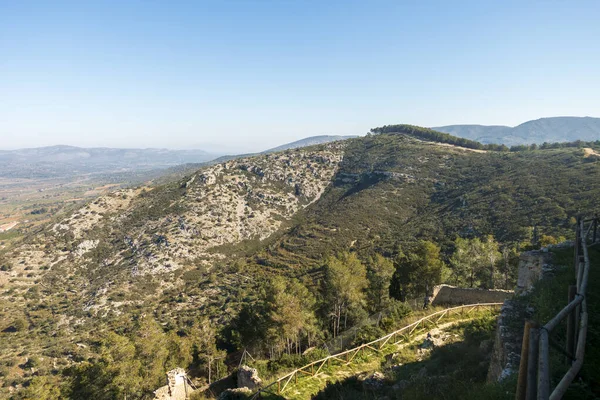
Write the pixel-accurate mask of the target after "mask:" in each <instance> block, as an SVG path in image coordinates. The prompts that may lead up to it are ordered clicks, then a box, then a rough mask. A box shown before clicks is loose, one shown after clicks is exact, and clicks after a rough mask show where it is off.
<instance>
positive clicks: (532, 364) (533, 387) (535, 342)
mask: <svg viewBox="0 0 600 400" xmlns="http://www.w3.org/2000/svg"><path fill="white" fill-rule="evenodd" d="M539 339H540V332H539V329H538V328H537V324H533V325H532V327H531V329H530V330H529V354H528V356H527V358H528V361H529V362H528V363H527V393H526V395H525V398H526V399H527V400H535V399H536V397H537V362H536V361H537V359H538V356H539V352H538V350H539Z"/></svg>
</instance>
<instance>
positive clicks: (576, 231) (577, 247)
mask: <svg viewBox="0 0 600 400" xmlns="http://www.w3.org/2000/svg"><path fill="white" fill-rule="evenodd" d="M580 219H581V217H577V227H576V228H575V246H574V247H575V277H576V278H577V277H578V276H579V226H580V225H579V221H580Z"/></svg>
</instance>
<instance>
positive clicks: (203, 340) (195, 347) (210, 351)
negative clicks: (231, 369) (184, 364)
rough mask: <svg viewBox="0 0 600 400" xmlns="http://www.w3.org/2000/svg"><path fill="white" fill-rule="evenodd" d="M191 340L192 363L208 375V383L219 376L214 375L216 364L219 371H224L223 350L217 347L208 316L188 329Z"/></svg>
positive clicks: (213, 329) (214, 333)
mask: <svg viewBox="0 0 600 400" xmlns="http://www.w3.org/2000/svg"><path fill="white" fill-rule="evenodd" d="M190 337H191V340H192V343H193V344H192V352H193V364H194V365H195V366H196V368H198V369H199V370H200V372H202V373H204V374H205V375H206V376H207V377H208V381H209V383H210V382H212V381H213V380H214V378H220V376H217V375H215V372H216V370H217V364H218V365H219V367H220V369H219V372H221V371H223V372H224V371H225V370H226V369H225V366H224V363H223V360H224V357H225V352H224V351H222V350H219V349H217V345H216V340H215V337H216V332H215V328H214V327H213V325H212V324H211V322H210V320H209V319H208V318H204V319H202V320H200V321H198V322H197V323H195V324H194V325H193V326H192V328H191V329H190Z"/></svg>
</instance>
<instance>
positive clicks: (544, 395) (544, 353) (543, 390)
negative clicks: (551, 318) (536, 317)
mask: <svg viewBox="0 0 600 400" xmlns="http://www.w3.org/2000/svg"><path fill="white" fill-rule="evenodd" d="M548 334H549V332H548V331H547V330H546V329H545V328H543V327H542V328H540V341H539V342H540V345H539V352H540V353H539V355H538V388H537V396H538V399H540V400H547V399H549V398H550V354H549V351H550V342H549V338H548Z"/></svg>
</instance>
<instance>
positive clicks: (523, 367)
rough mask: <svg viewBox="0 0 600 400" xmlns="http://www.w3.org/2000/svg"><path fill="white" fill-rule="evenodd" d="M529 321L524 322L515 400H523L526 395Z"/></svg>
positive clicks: (530, 323)
mask: <svg viewBox="0 0 600 400" xmlns="http://www.w3.org/2000/svg"><path fill="white" fill-rule="evenodd" d="M532 324H533V323H532V322H531V321H525V328H524V329H523V342H522V345H521V362H520V365H519V377H518V379H517V392H516V396H515V399H516V400H525V395H526V394H527V363H528V359H527V357H528V356H529V331H530V330H531V326H532Z"/></svg>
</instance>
